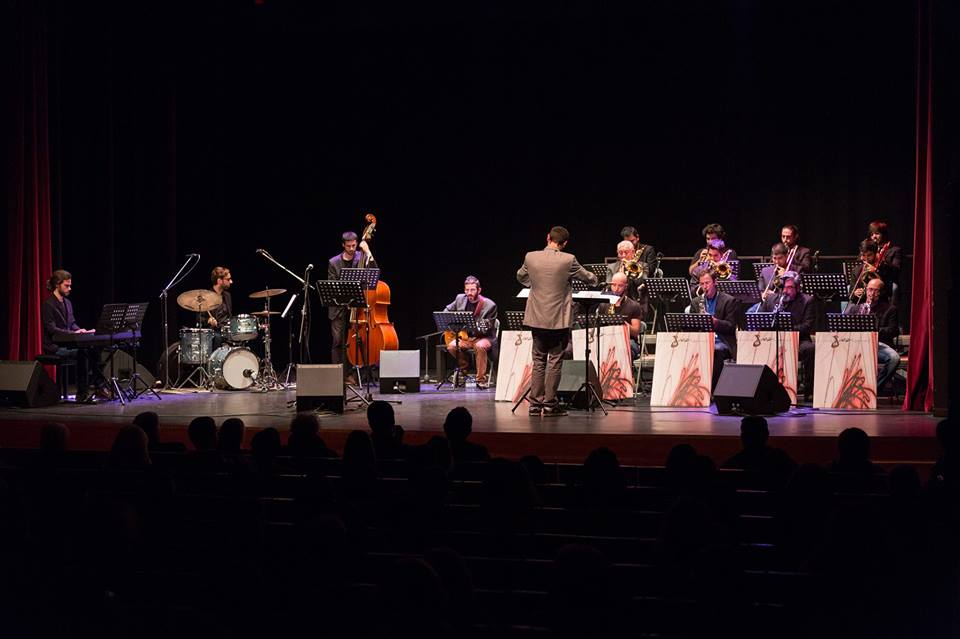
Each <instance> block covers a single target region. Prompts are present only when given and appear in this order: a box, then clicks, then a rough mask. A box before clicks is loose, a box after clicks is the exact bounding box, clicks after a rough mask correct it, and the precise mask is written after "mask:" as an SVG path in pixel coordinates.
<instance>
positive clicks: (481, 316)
mask: <svg viewBox="0 0 960 639" xmlns="http://www.w3.org/2000/svg"><path fill="white" fill-rule="evenodd" d="M480 290H481V289H480V280H478V279H477V278H476V277H474V276H473V275H470V276H468V277H467V279H465V280H464V281H463V293H460V294H459V295H457V297H456V299H454V300H453V301H452V302H450V303H449V304H447V306H446V307H445V308H444V309H443V310H445V311H470V312H471V313H473V317H474V319H475V320H477V321H479V320H484V322H483V323H484V324H485V326H484V327H483V328H484V329H485V330H484V332H482V333H478V334H475V335H469V334H468V335H463V334H461V335H460V350H459V351H457V340H456V339H454V336H453V334H452V333H447V334H445V335H444V339H445V340H446V341H447V352H449V353H450V355H451V356H453V357H455V358H456V360H457V365H458V366H459V367H460V370H461V371H466V370H467V367H468V366H469V364H470V360H469V359H468V358H467V354H466V353H465V352H464V351H465V350H468V349H471V348H472V349H473V351H474V353H475V354H476V357H477V388H481V389H482V388H487V387H488V386H489V384H490V381H489V379H488V378H487V367H488V364H487V361H488V354H489V352H490V349H491V348H493V346H494V345H495V344H496V343H497V331H496V326H495V324H496V323H495V321H494V320H496V319H497V303H496V302H494V301H493V300H492V299H490V298H489V297H484V296H483V295H480ZM461 379H462V378H461ZM461 383H462V382H461Z"/></svg>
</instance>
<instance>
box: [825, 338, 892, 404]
mask: <svg viewBox="0 0 960 639" xmlns="http://www.w3.org/2000/svg"><path fill="white" fill-rule="evenodd" d="M816 348H817V351H816V364H815V366H814V377H813V407H814V408H833V409H839V410H844V409H846V410H863V409H872V408H876V407H877V334H876V333H874V332H868V331H865V332H836V333H835V332H828V331H820V332H819V333H817V336H816Z"/></svg>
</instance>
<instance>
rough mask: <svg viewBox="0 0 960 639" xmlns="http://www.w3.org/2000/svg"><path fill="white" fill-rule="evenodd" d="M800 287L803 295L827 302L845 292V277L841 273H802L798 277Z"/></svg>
mask: <svg viewBox="0 0 960 639" xmlns="http://www.w3.org/2000/svg"><path fill="white" fill-rule="evenodd" d="M800 286H801V289H802V291H803V292H804V293H807V294H810V295H813V296H815V297H816V298H817V299H819V300H821V301H824V302H829V301H830V300H832V299H834V298H835V297H837V296H839V295H840V293H841V291H844V292H845V291H846V290H847V287H848V286H849V284H847V281H846V277H845V276H844V274H843V273H804V274H803V275H801V276H800Z"/></svg>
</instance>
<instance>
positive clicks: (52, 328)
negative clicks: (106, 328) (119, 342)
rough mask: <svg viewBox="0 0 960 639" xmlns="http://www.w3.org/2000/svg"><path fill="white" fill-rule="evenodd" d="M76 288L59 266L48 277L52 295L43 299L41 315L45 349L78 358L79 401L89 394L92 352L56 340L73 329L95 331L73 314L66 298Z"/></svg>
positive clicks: (50, 352)
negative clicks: (79, 352)
mask: <svg viewBox="0 0 960 639" xmlns="http://www.w3.org/2000/svg"><path fill="white" fill-rule="evenodd" d="M72 288H73V281H72V276H71V275H70V273H69V272H67V271H64V270H62V269H58V270H56V271H54V272H53V275H51V276H50V279H49V280H47V290H48V291H50V293H51V295H50V297H48V298H47V299H45V300H44V301H43V306H42V307H41V308H40V316H41V319H42V321H43V352H44V354H45V355H57V356H59V357H61V358H63V359H68V360H76V362H77V401H78V402H82V401H86V400H87V399H88V398H89V397H90V396H91V395H90V366H89V358H90V357H91V356H92V355H93V354H92V353H90V352H83V354H82V356H78V351H77V349H76V348H66V347H63V346H58V345H57V344H56V343H55V342H54V340H55V339H56V338H57V337H58V336H63V335H66V334H70V333H93V332H94V331H92V330H89V329H85V328H80V326H79V325H77V320H76V318H75V317H74V316H73V304H71V303H70V300H69V299H67V298H68V297H69V296H70V290H71V289H72Z"/></svg>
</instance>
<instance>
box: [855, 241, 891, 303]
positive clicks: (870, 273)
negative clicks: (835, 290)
mask: <svg viewBox="0 0 960 639" xmlns="http://www.w3.org/2000/svg"><path fill="white" fill-rule="evenodd" d="M859 250H860V262H861V266H860V270H859V272H858V277H857V281H856V282H854V284H853V287H854V288H853V295H851V300H852V301H853V302H858V303H859V302H862V301H863V298H864V295H865V293H866V288H865V287H866V284H867V283H868V282H869V281H870V280H872V279H873V278H875V277H879V278H880V279H881V280H883V281H884V282H889V281H890V280H891V279H892V278H893V277H894V275H899V270H897V269H895V268H894V267H893V266H891V265H890V264H889V263H888V262H886V261H885V260H884V259H882V256H880V254H879V251H880V246H879V245H878V244H877V243H876V242H874V241H873V240H871V239H869V238H867V239H865V240H863V241H862V242H860V247H859Z"/></svg>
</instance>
